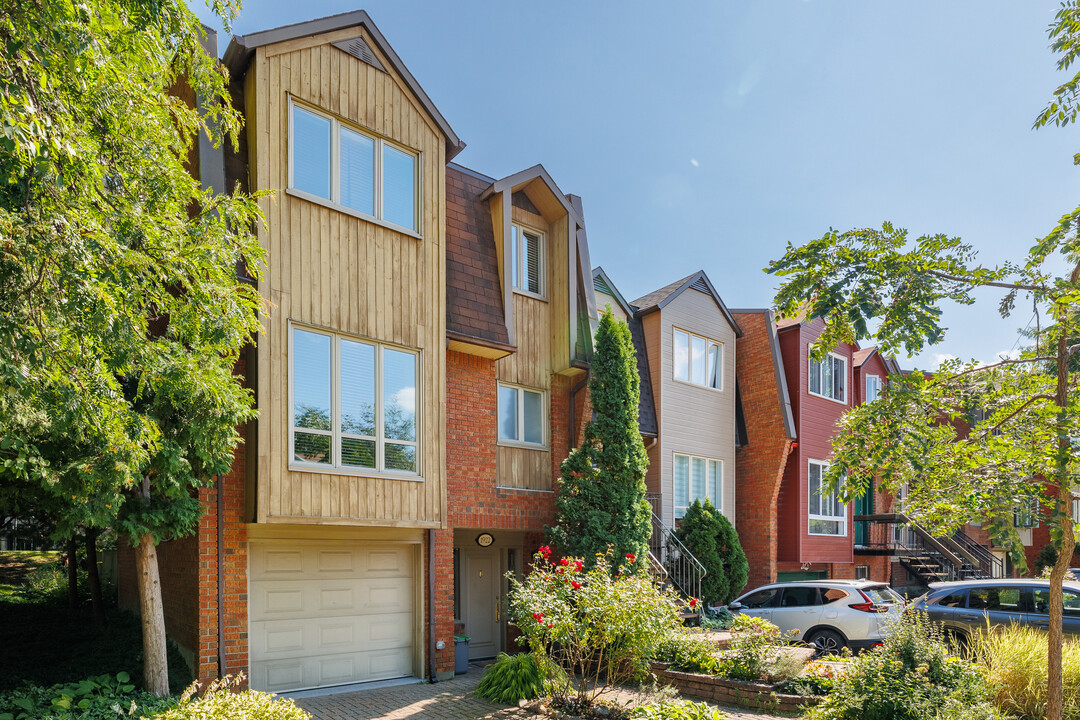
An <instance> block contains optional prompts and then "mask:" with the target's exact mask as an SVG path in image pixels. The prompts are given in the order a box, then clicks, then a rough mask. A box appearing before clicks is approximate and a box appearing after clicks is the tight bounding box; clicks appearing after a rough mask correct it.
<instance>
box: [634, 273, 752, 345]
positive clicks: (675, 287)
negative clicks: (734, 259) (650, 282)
mask: <svg viewBox="0 0 1080 720" xmlns="http://www.w3.org/2000/svg"><path fill="white" fill-rule="evenodd" d="M684 290H697V291H700V292H703V293H705V294H706V295H709V296H710V297H712V299H713V300H714V301H715V302H716V305H717V307H719V308H720V312H721V313H723V315H724V317H725V318H726V319H727V321H728V323H730V325H731V328H732V330H734V331H735V336H736V337H741V336H742V328H740V327H739V323H737V322H736V321H735V318H734V317H733V316H732V315H731V312H730V311H729V310H728V308H727V305H725V304H724V301H723V300H721V299H720V294H719V293H718V292H716V288H714V287H713V284H712V282H710V281H709V276H708V275H706V274H705V271H704V270H698V271H697V272H696V273H694V274H693V275H687V276H686V277H684V278H683V279H682V280H676V281H675V282H673V283H671V284H670V285H665V286H664V287H662V288H660V289H659V290H655V291H653V292H651V293H649V294H648V295H644V296H642V297H639V298H638V299H637V300H635V301H634V302H632V303H630V304H631V305H633V306H634V307H635V308H636V310H637V313H638V314H639V315H647V314H648V313H651V312H653V311H654V310H661V309H663V307H664V306H665V305H667V304H668V303H669V302H671V301H672V300H673V299H674V298H675V296H677V295H679V294H680V293H682V292H683V291H684Z"/></svg>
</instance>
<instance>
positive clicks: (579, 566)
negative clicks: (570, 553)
mask: <svg viewBox="0 0 1080 720" xmlns="http://www.w3.org/2000/svg"><path fill="white" fill-rule="evenodd" d="M584 567H585V563H583V562H581V561H580V560H575V561H574V569H575V570H577V571H578V572H581V571H582V569H584Z"/></svg>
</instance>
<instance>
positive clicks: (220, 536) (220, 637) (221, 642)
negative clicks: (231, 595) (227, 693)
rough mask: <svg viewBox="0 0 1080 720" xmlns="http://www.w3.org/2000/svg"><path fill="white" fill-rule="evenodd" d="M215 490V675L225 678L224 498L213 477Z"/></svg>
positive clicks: (217, 480) (217, 477) (219, 486)
mask: <svg viewBox="0 0 1080 720" xmlns="http://www.w3.org/2000/svg"><path fill="white" fill-rule="evenodd" d="M214 486H215V487H216V488H217V607H218V621H217V668H218V671H217V674H218V677H219V678H221V677H224V676H225V497H224V495H223V493H222V492H221V490H222V488H221V476H220V475H216V476H215V477H214Z"/></svg>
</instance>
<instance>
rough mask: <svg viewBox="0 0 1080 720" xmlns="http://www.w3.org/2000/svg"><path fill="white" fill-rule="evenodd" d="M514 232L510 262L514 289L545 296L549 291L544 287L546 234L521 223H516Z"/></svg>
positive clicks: (540, 296)
mask: <svg viewBox="0 0 1080 720" xmlns="http://www.w3.org/2000/svg"><path fill="white" fill-rule="evenodd" d="M512 232H513V236H512V237H511V242H510V264H511V266H512V267H511V271H512V273H513V285H514V289H515V290H517V291H519V292H523V293H526V294H528V295H534V296H536V297H539V298H543V297H545V295H546V293H547V288H545V287H544V285H545V283H544V274H545V272H544V271H545V264H546V263H545V257H544V234H543V233H541V232H539V231H537V230H533V229H532V228H526V227H523V226H521V225H514V226H513V229H512Z"/></svg>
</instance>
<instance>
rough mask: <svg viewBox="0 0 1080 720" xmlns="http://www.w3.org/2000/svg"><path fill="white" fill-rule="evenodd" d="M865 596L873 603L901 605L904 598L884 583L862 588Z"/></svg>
mask: <svg viewBox="0 0 1080 720" xmlns="http://www.w3.org/2000/svg"><path fill="white" fill-rule="evenodd" d="M862 591H863V592H864V593H866V597H868V598H870V602H872V603H874V604H875V605H903V604H904V598H902V597H900V596H899V595H897V594H896V593H895V592H893V590H892V588H890V587H887V586H885V585H879V586H876V587H868V588H863V590H862Z"/></svg>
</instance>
